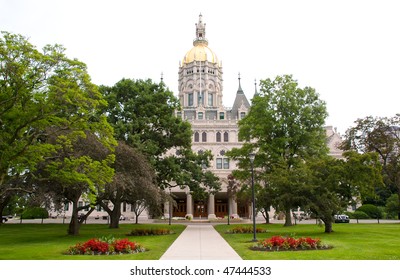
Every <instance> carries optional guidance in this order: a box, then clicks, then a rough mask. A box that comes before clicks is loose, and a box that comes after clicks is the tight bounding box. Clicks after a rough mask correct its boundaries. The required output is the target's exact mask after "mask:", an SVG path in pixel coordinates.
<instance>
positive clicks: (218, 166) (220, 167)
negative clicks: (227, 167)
mask: <svg viewBox="0 0 400 280" xmlns="http://www.w3.org/2000/svg"><path fill="white" fill-rule="evenodd" d="M217 169H222V158H217Z"/></svg>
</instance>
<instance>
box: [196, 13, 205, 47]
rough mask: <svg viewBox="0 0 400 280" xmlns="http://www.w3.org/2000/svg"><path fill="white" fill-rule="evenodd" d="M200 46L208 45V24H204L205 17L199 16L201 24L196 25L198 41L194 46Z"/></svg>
mask: <svg viewBox="0 0 400 280" xmlns="http://www.w3.org/2000/svg"><path fill="white" fill-rule="evenodd" d="M198 44H204V45H206V46H207V45H208V41H207V39H206V24H205V23H203V16H202V15H201V13H200V15H199V22H198V23H196V39H194V41H193V45H194V46H197V45H198Z"/></svg>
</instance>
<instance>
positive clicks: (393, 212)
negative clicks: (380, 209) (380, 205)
mask: <svg viewBox="0 0 400 280" xmlns="http://www.w3.org/2000/svg"><path fill="white" fill-rule="evenodd" d="M399 204H400V202H399V195H398V194H397V193H396V194H392V195H391V196H390V197H389V198H388V199H387V201H386V213H387V218H388V219H395V218H397V214H398V209H399V208H400V205H399Z"/></svg>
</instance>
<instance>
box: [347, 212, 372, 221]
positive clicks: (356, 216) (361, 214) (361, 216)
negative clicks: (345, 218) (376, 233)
mask: <svg viewBox="0 0 400 280" xmlns="http://www.w3.org/2000/svg"><path fill="white" fill-rule="evenodd" d="M349 217H350V218H351V219H357V220H362V219H369V216H368V214H367V213H365V212H363V211H360V210H356V211H354V212H353V213H352V214H351V216H349Z"/></svg>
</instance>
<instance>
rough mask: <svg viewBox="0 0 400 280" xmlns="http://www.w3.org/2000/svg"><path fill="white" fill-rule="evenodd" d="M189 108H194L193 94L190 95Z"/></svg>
mask: <svg viewBox="0 0 400 280" xmlns="http://www.w3.org/2000/svg"><path fill="white" fill-rule="evenodd" d="M188 106H193V93H189V94H188Z"/></svg>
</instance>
